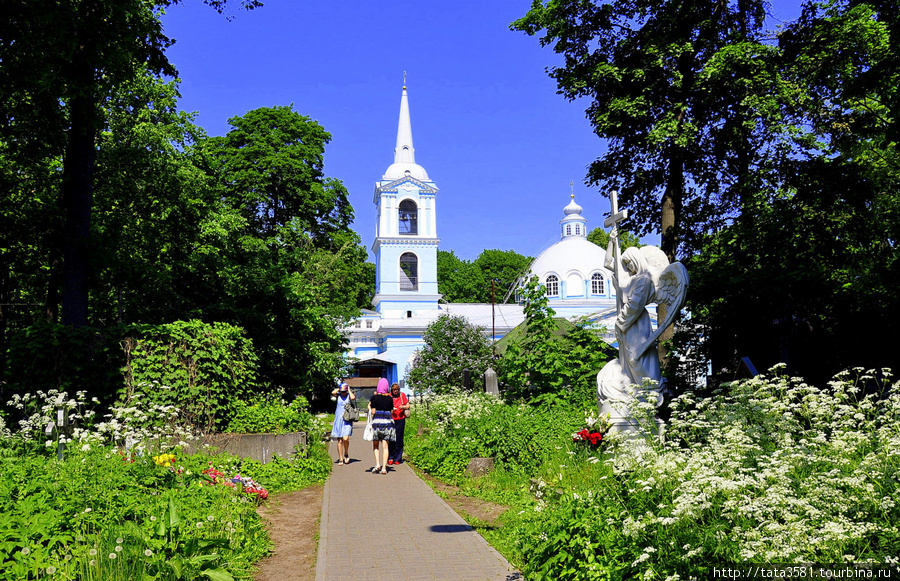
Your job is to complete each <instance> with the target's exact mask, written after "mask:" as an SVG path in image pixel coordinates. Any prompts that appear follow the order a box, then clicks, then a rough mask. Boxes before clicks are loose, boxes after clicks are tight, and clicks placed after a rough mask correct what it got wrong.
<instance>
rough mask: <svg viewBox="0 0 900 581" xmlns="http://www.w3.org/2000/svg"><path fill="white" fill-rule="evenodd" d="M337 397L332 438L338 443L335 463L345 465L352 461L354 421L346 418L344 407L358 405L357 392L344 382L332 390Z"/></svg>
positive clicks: (332, 393)
mask: <svg viewBox="0 0 900 581" xmlns="http://www.w3.org/2000/svg"><path fill="white" fill-rule="evenodd" d="M331 395H333V396H335V397H336V398H337V406H336V407H335V408H334V424H333V425H332V426H331V439H332V440H334V441H335V442H336V443H337V452H338V459H337V460H335V464H337V465H338V466H345V465H347V464H349V463H350V436H352V435H353V422H348V421H346V420H344V408H345V407H347V406H348V405H356V404H355V403H352V404H351V402H355V401H356V394H354V393H353V392H352V391H350V386H349V385H347V384H346V383H342V384H341V385H340V386H339V387H338V388H337V389H335V390H334V391H332V392H331Z"/></svg>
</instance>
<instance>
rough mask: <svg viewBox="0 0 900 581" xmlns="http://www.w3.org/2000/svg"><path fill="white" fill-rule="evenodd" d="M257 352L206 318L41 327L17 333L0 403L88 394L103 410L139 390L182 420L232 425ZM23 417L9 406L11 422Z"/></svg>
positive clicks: (250, 388)
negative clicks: (39, 394) (171, 408)
mask: <svg viewBox="0 0 900 581" xmlns="http://www.w3.org/2000/svg"><path fill="white" fill-rule="evenodd" d="M256 368H257V357H256V355H255V353H254V351H253V346H252V344H251V343H250V340H249V339H247V338H246V337H245V336H244V333H243V331H242V330H241V329H239V328H237V327H234V326H231V325H228V324H225V323H212V324H207V323H203V322H201V321H177V322H174V323H169V324H165V325H129V326H121V327H110V328H107V329H89V328H72V327H67V326H63V325H47V324H39V325H35V326H34V327H31V328H28V329H25V330H23V331H21V332H19V333H18V334H16V336H15V337H14V338H13V341H12V343H11V346H10V349H9V353H8V359H7V369H6V378H7V383H6V385H2V384H0V389H2V392H0V396H2V401H4V402H5V401H8V400H10V399H11V398H12V397H13V396H15V395H19V396H24V394H27V393H36V392H44V393H49V392H50V391H51V390H56V391H57V392H67V393H70V394H72V393H76V392H83V393H85V394H87V396H88V397H89V398H96V399H97V403H98V405H99V406H100V407H101V408H106V407H108V406H110V405H112V404H113V403H115V402H118V403H119V404H123V405H126V406H127V405H130V403H131V402H132V401H133V399H134V396H135V395H136V394H141V396H142V397H143V398H145V399H146V400H147V401H149V402H152V403H153V404H156V405H160V406H175V407H177V409H178V410H179V413H180V421H182V422H183V423H185V424H189V425H190V426H191V427H192V428H193V429H196V430H203V431H210V430H211V429H213V428H215V427H222V426H224V425H227V422H228V419H229V418H230V416H231V414H232V413H233V405H232V402H233V401H235V400H237V399H239V398H240V397H246V396H247V395H249V394H251V393H253V392H255V391H257V389H258V387H257V383H256ZM20 419H21V417H20V415H19V414H18V413H16V412H15V410H12V413H11V417H10V420H11V421H12V422H17V421H18V420H20Z"/></svg>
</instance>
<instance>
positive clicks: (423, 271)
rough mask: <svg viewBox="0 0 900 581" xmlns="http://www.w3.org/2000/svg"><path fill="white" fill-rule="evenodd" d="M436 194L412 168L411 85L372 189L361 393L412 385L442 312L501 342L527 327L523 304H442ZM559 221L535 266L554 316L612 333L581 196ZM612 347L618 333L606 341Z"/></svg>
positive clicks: (351, 339)
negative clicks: (372, 277) (371, 270)
mask: <svg viewBox="0 0 900 581" xmlns="http://www.w3.org/2000/svg"><path fill="white" fill-rule="evenodd" d="M438 191H439V190H438V187H437V185H436V184H435V182H434V181H432V180H431V179H430V178H429V176H428V174H427V172H426V171H425V169H424V168H423V167H422V166H421V165H419V164H417V163H416V161H415V149H414V148H413V141H412V128H411V123H410V114H409V97H408V95H407V89H406V87H405V86H404V87H403V92H402V95H401V100H400V120H399V123H398V128H397V145H396V148H395V149H394V162H393V163H392V164H391V165H390V166H389V167H388V169H387V171H386V172H385V173H384V175H383V176H382V178H381V179H380V180H379V181H378V182H376V184H375V194H374V199H373V202H374V204H375V206H376V210H377V212H376V216H377V217H376V225H375V240H374V242H373V244H372V251H373V253H374V255H375V264H376V272H377V274H376V282H375V297H374V300H373V310H365V311H364V312H363V313H362V315H361V316H360V317H359V318H358V319H356V320H355V321H353V322H352V323H351V324H350V326H349V328H348V329H347V343H346V344H345V348H346V350H347V356H348V358H349V359H350V360H351V361H352V362H353V365H354V367H355V369H356V372H357V374H358V377H355V378H352V379H351V380H350V382H351V385H354V386H356V387H372V386H374V385H375V384H376V383H377V380H378V378H381V377H386V378H387V379H388V380H389V381H390V382H398V383H400V384H401V386H402V385H404V383H405V377H406V372H407V369H408V367H409V366H410V365H411V363H412V361H413V359H414V357H415V353H416V351H417V350H419V349H421V348H422V347H423V346H424V341H423V335H424V333H425V329H426V328H427V327H428V325H429V324H431V323H432V322H433V321H435V320H436V319H437V318H438V317H440V316H441V315H443V314H452V315H460V316H463V317H465V318H466V319H467V320H468V321H469V322H470V323H471V324H473V325H477V326H480V327H482V328H484V329H486V331H485V332H486V334H488V335H490V333H491V329H494V335H493V340H495V341H496V340H499V339H500V338H502V337H503V336H505V335H506V334H507V333H509V332H510V331H511V330H512V329H513V328H515V327H516V326H517V325H519V324H520V323H522V322H523V321H524V320H525V316H524V312H523V308H522V306H521V305H518V304H496V305H491V304H481V303H477V304H476V303H446V302H441V295H440V294H439V293H438V279H437V250H438V245H439V244H440V238H439V237H438V219H437V202H438V197H439V195H438ZM571 198H572V199H571V201H570V203H569V205H568V206H566V207H565V208H564V210H563V213H564V216H563V218H562V220H560V221H559V228H560V240H559V242H557V243H555V244H554V245H552V246H551V247H550V248H547V249H546V250H544V251H543V252H541V253H540V254H539V256H538V258H537V259H535V261H534V263H533V264H532V266H531V269H530V275H534V276H537V277H538V278H539V280H540V281H541V283H542V284H543V285H544V287H545V289H546V292H547V296H548V299H549V303H550V306H551V308H553V309H554V311H556V314H557V315H556V316H558V317H565V318H568V319H573V320H574V319H578V318H582V317H587V318H588V319H590V320H591V321H592V322H593V323H594V324H596V325H598V326H605V327H606V328H607V329H612V328H613V325H614V323H615V316H616V300H615V292H614V289H613V288H612V285H611V284H610V281H611V273H610V271H609V270H608V269H607V267H606V266H605V264H606V251H605V250H604V249H602V248H600V247H599V246H597V245H595V244H593V243H592V242H589V241H588V240H587V235H588V232H589V231H588V228H587V220H586V219H585V218H584V217H583V216H582V215H581V211H582V208H581V207H580V206H578V204H576V203H575V199H574V194H573V195H572V196H571ZM604 338H606V339H607V340H609V341H610V342H613V341H615V339H614V337H613V336H612V335H611V334H606V335H605V336H604Z"/></svg>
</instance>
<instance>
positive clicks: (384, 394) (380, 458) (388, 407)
mask: <svg viewBox="0 0 900 581" xmlns="http://www.w3.org/2000/svg"><path fill="white" fill-rule="evenodd" d="M389 391H390V390H389V389H388V381H387V379H385V378H383V377H382V378H381V379H379V380H378V387H377V388H376V389H375V392H376V393H375V395H373V396H372V399H370V400H369V417H370V418H371V420H370V421H371V422H372V452H373V453H374V454H375V467H374V468H372V473H373V474H376V473H381V474H387V460H388V442H390V441H392V440H394V439H396V437H397V436H396V432H395V429H394V420H393V418H392V417H391V411H392V410H393V409H394V398H392V397H391V396H390V394H389V393H388V392H389Z"/></svg>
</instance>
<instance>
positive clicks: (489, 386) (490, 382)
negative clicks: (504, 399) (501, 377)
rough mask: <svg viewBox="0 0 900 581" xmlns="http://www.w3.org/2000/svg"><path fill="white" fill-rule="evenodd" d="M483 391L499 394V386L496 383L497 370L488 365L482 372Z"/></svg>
mask: <svg viewBox="0 0 900 581" xmlns="http://www.w3.org/2000/svg"><path fill="white" fill-rule="evenodd" d="M484 392H485V393H489V394H491V395H495V396H497V397H499V396H500V387H499V386H498V384H497V372H496V371H494V370H493V369H491V368H490V367H488V370H487V371H485V372H484Z"/></svg>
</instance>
